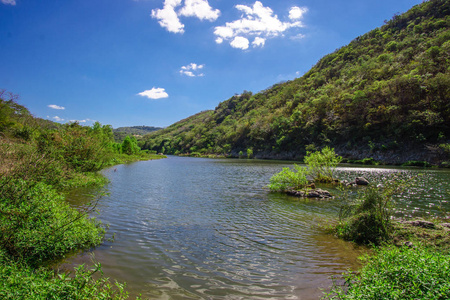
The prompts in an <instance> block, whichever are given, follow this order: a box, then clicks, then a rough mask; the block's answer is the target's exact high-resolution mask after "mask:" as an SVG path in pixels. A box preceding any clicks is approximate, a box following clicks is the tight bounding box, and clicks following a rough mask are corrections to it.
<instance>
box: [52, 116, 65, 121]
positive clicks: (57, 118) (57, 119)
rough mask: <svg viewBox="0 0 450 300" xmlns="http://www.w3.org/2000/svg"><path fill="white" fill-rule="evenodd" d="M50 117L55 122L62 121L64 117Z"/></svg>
mask: <svg viewBox="0 0 450 300" xmlns="http://www.w3.org/2000/svg"><path fill="white" fill-rule="evenodd" d="M52 119H53V120H55V121H56V122H63V121H64V119H62V118H60V117H58V116H54V117H53V118H52Z"/></svg>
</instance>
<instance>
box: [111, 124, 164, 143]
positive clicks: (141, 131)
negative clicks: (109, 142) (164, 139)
mask: <svg viewBox="0 0 450 300" xmlns="http://www.w3.org/2000/svg"><path fill="white" fill-rule="evenodd" d="M160 129H162V128H161V127H153V126H131V127H119V128H116V129H113V133H114V139H115V140H116V142H119V141H120V142H122V141H123V140H124V139H125V137H126V136H127V135H145V134H147V133H150V132H153V131H157V130H160Z"/></svg>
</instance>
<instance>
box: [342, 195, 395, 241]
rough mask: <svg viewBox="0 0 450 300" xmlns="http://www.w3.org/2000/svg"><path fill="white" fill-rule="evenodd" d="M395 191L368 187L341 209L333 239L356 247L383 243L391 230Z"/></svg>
mask: <svg viewBox="0 0 450 300" xmlns="http://www.w3.org/2000/svg"><path fill="white" fill-rule="evenodd" d="M395 190H396V188H394V187H393V186H391V187H388V188H386V189H385V190H381V189H380V188H378V187H375V186H369V187H367V189H366V190H364V191H363V192H361V193H359V195H358V197H357V199H356V200H355V201H352V202H349V203H345V204H344V205H342V207H341V210H340V214H339V218H340V221H339V224H338V225H337V226H336V228H335V233H336V235H337V236H338V237H340V238H343V239H345V240H349V241H354V242H356V243H359V244H375V245H377V244H380V243H381V242H382V241H384V240H386V239H387V238H388V236H389V233H390V231H391V229H392V224H391V216H392V208H393V200H392V195H393V192H394V191H395ZM345 201H347V200H344V202H345Z"/></svg>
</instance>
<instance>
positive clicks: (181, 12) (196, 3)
mask: <svg viewBox="0 0 450 300" xmlns="http://www.w3.org/2000/svg"><path fill="white" fill-rule="evenodd" d="M181 5H182V0H165V1H164V6H163V8H162V9H159V8H157V9H153V10H152V14H151V16H152V18H155V19H157V20H158V23H159V25H161V27H164V28H166V29H167V30H168V31H169V32H174V33H184V24H183V23H181V21H180V19H179V17H180V16H183V17H196V18H198V19H200V20H208V21H211V22H212V21H215V20H217V18H218V17H219V16H220V10H218V9H213V8H212V7H211V6H210V5H209V3H208V0H184V6H183V7H182V8H180V9H177V8H178V7H179V6H181Z"/></svg>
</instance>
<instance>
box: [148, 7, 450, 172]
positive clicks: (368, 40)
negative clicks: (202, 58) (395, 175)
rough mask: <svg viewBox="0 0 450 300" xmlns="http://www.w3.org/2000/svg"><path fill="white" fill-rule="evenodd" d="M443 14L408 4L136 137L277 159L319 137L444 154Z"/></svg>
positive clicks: (399, 154)
mask: <svg viewBox="0 0 450 300" xmlns="http://www.w3.org/2000/svg"><path fill="white" fill-rule="evenodd" d="M449 15H450V0H430V1H426V2H424V3H422V4H419V5H416V6H414V7H413V8H412V9H410V10H409V11H408V12H406V13H404V14H402V15H396V16H394V17H393V18H392V20H390V21H388V22H386V24H385V25H384V26H382V27H381V28H377V29H374V30H372V31H370V32H368V33H367V34H364V35H363V36H360V37H358V38H356V39H355V40H353V41H352V42H351V43H350V44H349V45H347V46H345V47H342V48H340V49H337V50H336V51H335V52H333V53H331V54H329V55H326V56H325V57H323V58H322V59H321V60H320V61H319V62H318V63H317V64H316V65H315V66H314V67H312V69H311V70H310V71H309V72H307V73H306V74H305V75H304V76H303V77H301V78H297V79H295V80H292V81H288V82H285V83H280V84H276V85H274V86H272V87H270V88H268V89H267V90H264V91H262V92H259V93H257V94H252V93H251V92H246V91H244V92H243V93H242V94H241V95H235V96H233V97H231V98H230V99H228V100H226V101H224V102H222V103H220V104H219V105H218V106H217V107H216V109H215V110H214V111H204V112H201V113H198V114H196V115H194V116H192V117H189V118H187V119H185V120H182V121H179V122H177V123H175V124H173V125H171V126H169V127H167V128H165V129H162V130H159V131H157V132H154V133H150V134H148V135H146V136H145V137H144V138H143V140H142V141H141V144H142V145H143V147H144V148H145V149H151V150H156V151H158V152H161V151H165V152H166V153H174V154H177V153H191V152H199V153H202V154H225V155H231V156H237V155H238V153H239V152H240V151H242V152H243V153H246V150H247V149H252V150H253V154H254V157H260V158H283V159H300V158H302V156H303V155H304V154H305V153H306V151H307V150H314V149H316V148H321V147H323V146H326V145H328V146H332V147H334V148H336V150H337V152H338V153H339V154H340V155H344V156H346V157H348V158H355V159H361V158H364V157H373V158H374V159H377V160H384V161H386V162H390V163H400V162H405V161H408V160H423V161H430V162H435V163H436V162H440V161H443V160H450V156H449V154H450V153H449V152H450V151H447V150H448V149H450V144H449V142H450V30H449V28H450V16H449ZM293 63H294V62H293ZM446 149H447V150H446Z"/></svg>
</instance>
